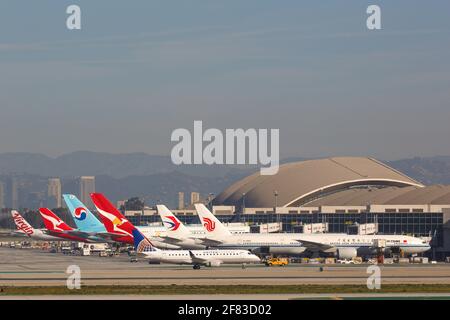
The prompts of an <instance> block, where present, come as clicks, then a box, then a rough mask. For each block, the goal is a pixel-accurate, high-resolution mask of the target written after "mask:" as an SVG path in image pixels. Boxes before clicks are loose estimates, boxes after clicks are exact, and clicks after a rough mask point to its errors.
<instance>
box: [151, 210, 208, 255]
mask: <svg viewBox="0 0 450 320" xmlns="http://www.w3.org/2000/svg"><path fill="white" fill-rule="evenodd" d="M156 208H157V210H158V214H159V216H160V217H161V220H162V222H163V224H164V227H165V228H166V229H167V236H165V237H162V238H163V239H164V241H165V242H167V243H172V244H176V245H178V246H180V247H182V248H183V249H205V245H203V244H201V243H200V242H198V241H197V240H198V239H199V238H203V237H204V232H203V234H199V233H193V232H192V231H191V230H189V229H188V228H187V227H186V226H185V225H184V224H183V223H182V222H181V221H180V220H178V218H177V217H176V216H175V215H174V214H173V213H172V212H171V211H170V210H169V209H168V208H167V207H166V206H164V205H157V206H156Z"/></svg>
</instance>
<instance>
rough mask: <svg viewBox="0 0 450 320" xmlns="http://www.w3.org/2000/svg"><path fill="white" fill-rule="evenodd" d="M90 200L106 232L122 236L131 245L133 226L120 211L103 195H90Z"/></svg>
mask: <svg viewBox="0 0 450 320" xmlns="http://www.w3.org/2000/svg"><path fill="white" fill-rule="evenodd" d="M91 198H92V202H93V203H94V205H95V207H96V208H97V211H98V213H99V214H100V218H101V219H102V222H103V224H104V225H105V228H106V231H108V232H112V233H116V234H117V233H119V234H123V235H124V236H125V237H129V240H130V241H129V242H130V243H133V230H134V228H135V227H134V225H133V224H132V223H131V222H129V221H128V220H127V219H125V217H124V216H123V215H122V214H121V213H120V211H119V210H117V208H116V207H114V205H113V204H112V203H111V202H110V201H109V200H108V199H107V198H106V197H105V196H104V195H103V194H101V193H91Z"/></svg>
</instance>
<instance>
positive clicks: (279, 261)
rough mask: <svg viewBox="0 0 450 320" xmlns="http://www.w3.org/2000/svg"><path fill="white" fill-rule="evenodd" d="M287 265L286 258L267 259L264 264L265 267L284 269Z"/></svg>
mask: <svg viewBox="0 0 450 320" xmlns="http://www.w3.org/2000/svg"><path fill="white" fill-rule="evenodd" d="M288 264H289V260H288V259H287V258H269V259H267V260H266V262H265V265H266V266H267V267H273V266H279V267H284V266H286V265H288Z"/></svg>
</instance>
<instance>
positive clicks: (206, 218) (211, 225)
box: [195, 203, 231, 237]
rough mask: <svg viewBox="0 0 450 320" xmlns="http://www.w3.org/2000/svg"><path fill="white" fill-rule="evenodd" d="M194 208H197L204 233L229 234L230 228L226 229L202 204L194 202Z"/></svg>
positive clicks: (213, 234) (222, 235) (214, 234)
mask: <svg viewBox="0 0 450 320" xmlns="http://www.w3.org/2000/svg"><path fill="white" fill-rule="evenodd" d="M195 209H196V210H197V213H198V216H199V218H200V221H201V222H202V225H203V228H204V229H205V230H206V234H209V235H212V236H219V237H220V236H221V237H224V236H230V235H231V232H230V230H228V229H227V228H226V227H225V226H224V225H223V224H222V222H220V221H219V219H217V218H216V217H215V216H214V215H213V214H212V213H211V211H209V210H208V208H207V207H206V206H205V205H204V204H202V203H197V204H195Z"/></svg>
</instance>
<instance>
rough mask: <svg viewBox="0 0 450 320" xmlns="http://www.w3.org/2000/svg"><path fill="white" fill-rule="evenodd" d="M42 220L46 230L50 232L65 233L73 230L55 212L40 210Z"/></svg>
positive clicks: (45, 209)
mask: <svg viewBox="0 0 450 320" xmlns="http://www.w3.org/2000/svg"><path fill="white" fill-rule="evenodd" d="M39 213H40V214H41V217H42V220H43V221H44V225H45V228H47V229H48V230H50V231H56V232H58V231H59V232H63V231H68V230H73V228H72V227H70V226H69V225H67V224H66V223H65V222H64V221H63V220H61V218H60V217H58V216H57V215H56V214H55V213H54V212H53V211H51V210H50V209H47V208H40V209H39Z"/></svg>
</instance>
